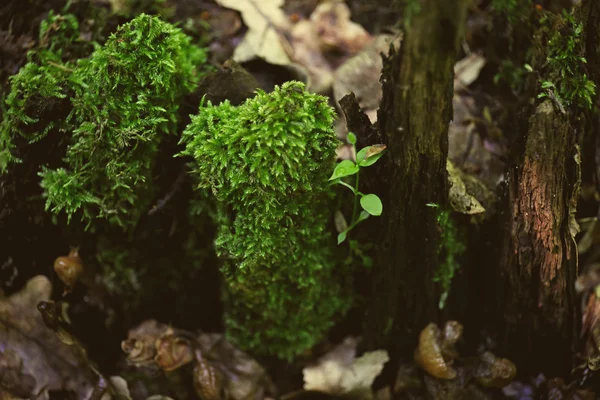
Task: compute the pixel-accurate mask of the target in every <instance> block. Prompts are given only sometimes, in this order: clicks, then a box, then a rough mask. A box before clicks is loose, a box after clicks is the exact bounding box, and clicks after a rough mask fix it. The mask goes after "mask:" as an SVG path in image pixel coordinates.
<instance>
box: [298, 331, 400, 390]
mask: <svg viewBox="0 0 600 400" xmlns="http://www.w3.org/2000/svg"><path fill="white" fill-rule="evenodd" d="M357 343H358V340H357V339H356V338H347V339H346V340H345V341H344V342H343V343H342V344H341V345H338V346H336V347H335V348H334V349H333V350H332V351H330V352H329V353H327V354H325V356H323V357H321V358H320V359H319V361H318V362H317V363H316V364H315V365H313V366H309V367H306V368H304V369H303V371H302V372H303V374H304V390H312V391H319V392H323V393H329V394H334V395H341V394H347V393H353V394H357V395H358V397H360V398H372V397H373V393H372V391H371V385H372V384H373V381H374V380H375V378H376V377H377V376H378V375H379V373H381V370H382V369H383V365H384V364H385V363H386V362H387V361H388V360H389V358H388V354H387V352H386V351H384V350H377V351H373V352H368V353H365V354H363V355H362V356H361V357H359V358H355V356H356V345H357Z"/></svg>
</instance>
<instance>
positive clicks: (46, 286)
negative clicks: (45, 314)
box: [0, 276, 97, 399]
mask: <svg viewBox="0 0 600 400" xmlns="http://www.w3.org/2000/svg"><path fill="white" fill-rule="evenodd" d="M51 293H52V285H51V283H50V281H49V280H48V279H47V278H46V277H45V276H36V277H34V278H32V279H30V280H29V281H28V282H27V284H26V285H25V287H24V288H23V289H21V291H19V292H17V293H15V294H14V295H12V296H10V297H8V298H1V299H0V349H11V350H12V351H14V352H15V353H18V355H19V358H20V362H21V368H20V371H16V372H17V373H18V374H21V376H26V375H29V376H32V377H34V378H35V386H34V387H33V390H32V393H33V394H36V395H38V398H39V399H46V398H48V393H47V392H48V391H49V390H68V391H73V392H75V394H76V395H77V398H78V399H88V398H89V396H90V395H91V393H92V388H93V387H94V385H95V381H96V379H97V377H96V376H95V375H94V374H92V373H91V371H90V370H89V368H87V360H83V359H82V357H81V351H80V350H79V348H78V347H76V346H69V345H66V344H65V343H63V342H61V340H60V339H59V338H58V337H57V335H56V334H55V333H54V332H53V331H52V330H50V329H48V328H47V327H46V325H45V324H44V321H43V318H42V315H41V314H40V313H39V312H38V310H37V304H38V303H39V302H41V301H48V300H49V299H50V295H51ZM3 354H4V353H3ZM12 371H13V372H10V373H14V372H15V370H12ZM6 373H7V372H6V371H4V372H3V373H2V374H3V375H5V374H6ZM24 379H28V378H24Z"/></svg>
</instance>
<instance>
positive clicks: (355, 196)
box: [352, 169, 360, 225]
mask: <svg viewBox="0 0 600 400" xmlns="http://www.w3.org/2000/svg"><path fill="white" fill-rule="evenodd" d="M359 175H360V169H359V170H358V171H357V172H356V183H355V184H354V187H355V188H356V192H355V193H354V210H353V211H352V224H353V225H354V224H355V222H356V213H357V212H358V176H359Z"/></svg>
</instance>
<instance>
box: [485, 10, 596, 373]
mask: <svg viewBox="0 0 600 400" xmlns="http://www.w3.org/2000/svg"><path fill="white" fill-rule="evenodd" d="M577 15H579V17H580V19H581V21H582V22H583V24H584V32H585V35H586V41H585V43H586V46H585V47H586V48H585V54H584V55H585V57H586V58H587V60H588V67H589V76H590V78H591V79H592V80H593V81H594V82H595V83H596V85H597V86H598V84H599V83H600V81H599V79H600V72H599V71H598V69H599V67H600V63H599V61H600V58H599V57H598V45H599V43H598V40H597V38H598V37H600V36H599V32H600V31H599V28H598V24H597V21H598V18H599V16H600V4H598V2H595V1H583V2H582V3H581V5H580V7H579V9H578V13H577ZM534 37H535V36H534ZM534 48H535V51H538V52H539V51H541V52H542V54H537V55H535V54H534V58H536V59H538V60H542V59H543V58H544V57H545V54H543V52H544V51H545V50H546V49H545V46H542V45H538V46H537V47H534ZM534 68H535V66H534ZM537 84H538V82H537V81H536V82H533V85H534V89H536V90H537V89H538V88H537V87H536V86H535V85H537ZM559 108H560V107H558V106H557V105H556V104H555V103H553V102H552V101H550V100H544V101H542V102H538V103H537V104H536V105H535V106H534V107H529V108H528V109H526V110H524V112H523V114H522V117H521V121H522V122H521V123H520V126H521V129H520V130H521V134H520V138H519V143H520V145H519V146H518V148H517V150H516V151H515V152H514V157H513V166H512V167H511V168H510V170H509V171H508V173H507V182H508V198H507V202H506V207H505V218H504V228H505V230H504V240H503V243H502V245H501V253H502V255H501V257H500V264H499V266H498V271H499V278H500V280H499V282H500V287H501V289H500V293H499V294H500V297H499V301H498V306H499V311H498V314H499V315H502V316H503V318H502V320H501V321H499V322H497V323H496V324H497V326H498V324H499V325H502V328H500V329H499V330H500V331H501V332H502V331H503V335H502V347H503V349H502V350H503V352H504V354H505V355H506V356H508V357H509V358H510V359H511V360H512V361H514V362H515V363H516V364H517V365H519V369H520V371H521V372H522V373H525V374H527V373H539V372H540V371H543V372H544V373H546V374H549V375H553V376H556V375H558V376H565V375H566V374H568V373H569V372H570V370H571V368H572V367H573V366H574V365H575V363H576V360H575V356H576V353H577V350H578V348H577V346H578V337H579V335H578V332H579V330H580V311H581V310H579V309H578V307H577V305H578V304H579V299H578V298H577V297H576V294H575V290H574V283H575V280H576V279H577V273H578V271H577V269H578V265H577V262H578V260H577V246H576V243H575V240H574V238H573V237H574V235H575V233H576V231H575V229H576V223H575V220H574V214H575V209H576V205H577V200H578V198H579V188H580V185H581V166H580V162H581V161H580V159H581V155H580V148H581V145H582V143H583V138H584V136H585V135H590V134H591V133H592V132H591V128H592V124H589V123H586V119H587V116H586V115H585V113H584V112H582V110H579V109H577V108H576V107H571V108H569V109H567V110H566V113H562V112H561V110H560V109H559Z"/></svg>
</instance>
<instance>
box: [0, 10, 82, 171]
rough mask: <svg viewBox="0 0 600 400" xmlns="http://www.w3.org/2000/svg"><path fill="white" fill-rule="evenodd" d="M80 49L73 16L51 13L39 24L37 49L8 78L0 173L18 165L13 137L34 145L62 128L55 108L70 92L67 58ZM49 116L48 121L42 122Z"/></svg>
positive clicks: (1, 125)
mask: <svg viewBox="0 0 600 400" xmlns="http://www.w3.org/2000/svg"><path fill="white" fill-rule="evenodd" d="M81 46H82V45H81V43H80V41H79V23H78V22H77V19H76V18H75V16H73V15H71V14H67V15H55V14H54V13H53V12H52V11H51V12H50V13H49V15H48V17H47V18H46V19H45V20H44V21H42V23H41V24H40V34H39V48H38V49H37V50H35V51H30V52H29V53H28V55H27V58H28V63H27V64H26V65H25V66H23V68H21V69H20V70H19V72H18V73H17V74H16V75H13V76H12V77H11V78H10V83H11V91H10V93H9V94H8V96H7V98H6V101H5V103H6V110H5V111H4V117H3V119H2V122H1V123H0V173H2V172H6V171H7V168H8V165H9V164H10V163H13V162H20V161H21V160H20V159H19V157H17V156H16V155H15V144H14V139H15V138H16V137H22V138H24V139H25V140H26V141H27V142H29V143H33V142H35V141H38V140H39V139H41V138H42V137H44V136H45V135H46V134H47V133H48V131H49V130H51V129H53V128H61V127H63V128H64V117H66V114H64V113H63V114H62V118H61V113H60V110H57V108H59V106H64V101H62V100H63V99H65V98H66V97H67V95H68V92H69V84H68V80H69V77H70V75H71V72H72V68H73V67H74V64H73V63H72V62H70V59H69V55H70V54H72V53H73V52H75V51H74V50H75V48H77V47H81ZM90 47H91V46H90ZM57 111H58V112H57ZM67 113H68V112H67ZM50 115H51V116H52V120H51V121H49V122H48V123H44V121H41V120H42V119H44V116H50ZM55 117H57V118H55Z"/></svg>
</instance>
